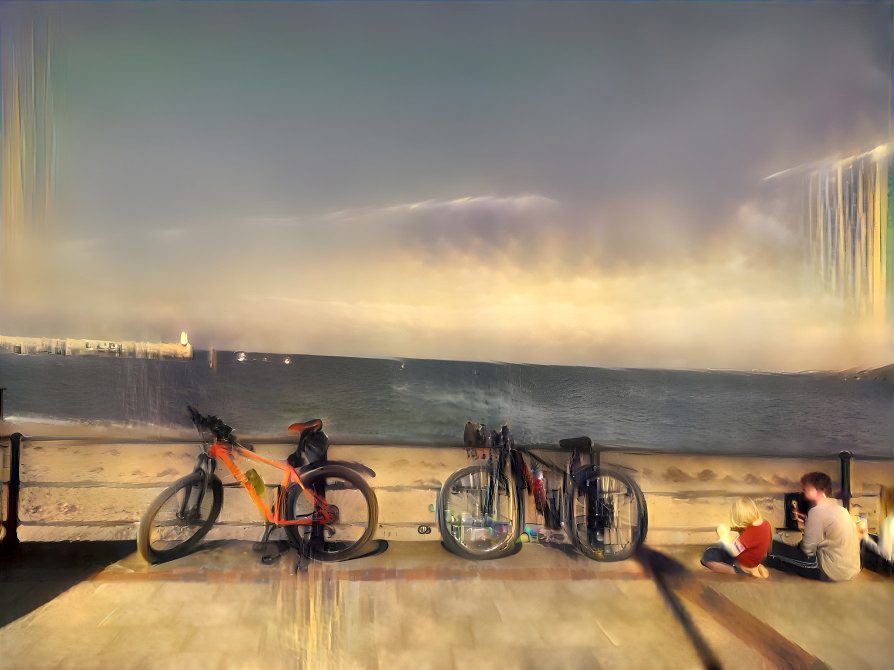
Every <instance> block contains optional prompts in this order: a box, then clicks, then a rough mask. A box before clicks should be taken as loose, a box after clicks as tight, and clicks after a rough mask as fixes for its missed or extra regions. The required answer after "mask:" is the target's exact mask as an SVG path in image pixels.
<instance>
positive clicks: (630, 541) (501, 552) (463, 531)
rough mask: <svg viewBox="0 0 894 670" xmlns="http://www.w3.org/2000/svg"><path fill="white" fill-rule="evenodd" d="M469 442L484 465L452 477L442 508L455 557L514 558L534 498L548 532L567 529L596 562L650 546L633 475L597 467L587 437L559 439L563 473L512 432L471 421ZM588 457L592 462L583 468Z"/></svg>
mask: <svg viewBox="0 0 894 670" xmlns="http://www.w3.org/2000/svg"><path fill="white" fill-rule="evenodd" d="M464 441H465V445H466V448H467V450H468V453H469V455H470V456H471V457H473V458H476V459H477V460H479V463H478V464H475V465H471V466H469V467H466V468H462V469H461V470H457V471H456V472H454V473H453V474H452V475H450V476H449V477H448V478H447V480H446V481H445V482H444V484H443V486H442V487H441V490H440V492H439V493H438V498H437V504H436V513H437V516H438V528H439V530H440V531H441V537H442V540H443V544H444V546H445V547H446V548H447V549H448V550H449V551H451V552H453V553H455V554H457V555H459V556H462V557H464V558H470V559H476V560H480V559H490V558H502V557H504V556H508V555H510V554H512V553H515V552H516V551H517V550H518V549H519V548H520V545H519V538H520V536H521V533H522V531H523V529H524V527H525V498H526V497H530V498H533V500H534V505H535V508H536V511H537V513H538V514H539V515H542V517H543V525H544V526H545V527H546V528H547V529H549V530H564V531H565V533H566V535H567V536H568V537H569V539H570V540H571V543H572V544H573V545H574V546H575V547H576V548H577V549H578V550H579V551H580V552H581V553H583V554H584V555H585V556H587V557H588V558H591V559H593V560H596V561H621V560H624V559H627V558H629V557H631V556H632V555H633V554H634V552H635V551H636V549H637V548H638V547H639V546H640V545H641V544H642V543H643V541H644V540H645V538H646V531H647V528H648V511H647V508H646V501H645V497H644V496H643V493H642V491H641V490H640V488H639V486H637V484H636V482H635V481H634V480H633V479H632V478H631V477H630V476H628V475H627V474H625V473H622V472H618V471H617V470H612V469H609V468H605V467H602V466H600V465H598V464H594V463H592V461H593V460H594V451H593V443H592V441H591V440H590V438H589V437H579V438H573V439H568V440H560V441H559V444H558V446H559V449H560V450H561V451H564V452H567V453H568V458H567V461H566V463H565V466H564V469H562V468H560V467H558V466H557V465H555V464H553V463H550V462H549V461H547V460H545V459H543V458H541V457H539V456H537V455H536V454H534V453H532V448H529V447H522V446H519V445H516V443H515V441H514V440H513V438H512V435H511V433H510V431H509V429H508V427H506V426H503V427H502V429H501V430H500V431H488V430H487V428H486V427H485V426H481V425H479V424H475V423H472V422H469V423H468V424H466V430H465V436H464ZM526 456H527V457H528V458H530V459H531V460H532V461H533V462H534V464H535V465H534V468H533V470H532V468H530V467H529V466H528V464H527V463H526V461H525V457H526ZM587 457H589V459H590V460H591V462H590V463H589V464H586V463H583V461H584V460H585V459H586V458H587ZM547 474H550V475H551V479H553V480H554V481H555V480H556V479H558V483H557V485H554V486H550V485H549V478H547V477H546V475H547ZM525 490H527V494H528V495H527V496H526V495H525V494H524V492H525Z"/></svg>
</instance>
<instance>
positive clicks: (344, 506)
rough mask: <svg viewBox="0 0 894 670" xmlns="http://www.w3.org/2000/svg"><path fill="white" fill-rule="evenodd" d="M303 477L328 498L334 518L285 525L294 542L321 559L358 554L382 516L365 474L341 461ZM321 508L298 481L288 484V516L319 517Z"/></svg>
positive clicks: (310, 486) (327, 503)
mask: <svg viewBox="0 0 894 670" xmlns="http://www.w3.org/2000/svg"><path fill="white" fill-rule="evenodd" d="M301 481H302V483H303V484H304V486H305V487H306V488H307V489H309V490H310V491H313V492H314V493H315V494H316V495H318V496H319V497H320V498H322V499H323V500H324V501H325V503H326V505H328V506H329V509H330V511H331V512H332V513H334V516H335V518H334V519H333V520H332V521H331V522H330V523H328V524H323V523H320V522H314V523H312V524H309V525H306V526H304V525H301V526H299V525H288V526H285V529H286V533H288V535H289V537H290V538H291V540H292V542H293V543H295V544H298V545H300V546H303V547H304V550H305V551H306V552H307V555H308V558H313V559H316V560H318V561H343V560H345V559H348V558H351V557H353V556H355V555H356V554H359V553H360V552H361V551H362V550H363V548H364V546H365V545H366V544H367V543H368V542H369V541H370V540H371V539H372V536H373V533H375V530H376V524H377V523H378V518H379V505H378V502H377V501H376V496H375V494H374V493H373V491H372V489H371V488H370V487H369V484H367V483H366V480H365V479H364V478H363V476H362V475H360V474H359V473H358V472H355V471H354V470H351V469H350V468H346V467H342V466H340V465H325V466H323V467H321V468H318V469H317V470H312V471H311V472H309V473H307V474H306V475H304V476H302V478H301ZM309 498H310V499H309ZM319 511H320V506H319V505H318V504H316V503H315V502H314V500H313V499H312V496H308V495H306V494H305V492H304V491H303V490H302V489H301V487H300V486H298V485H297V484H292V485H290V486H289V488H288V490H287V491H286V508H285V512H284V516H285V518H286V520H289V521H294V520H296V519H308V518H319Z"/></svg>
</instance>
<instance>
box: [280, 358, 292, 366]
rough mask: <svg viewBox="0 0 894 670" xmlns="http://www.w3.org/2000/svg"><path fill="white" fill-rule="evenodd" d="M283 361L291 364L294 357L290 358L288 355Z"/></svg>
mask: <svg viewBox="0 0 894 670" xmlns="http://www.w3.org/2000/svg"><path fill="white" fill-rule="evenodd" d="M282 362H283V363H285V364H286V365H291V364H292V359H291V358H289V357H288V356H286V357H285V358H284V359H283V360H282Z"/></svg>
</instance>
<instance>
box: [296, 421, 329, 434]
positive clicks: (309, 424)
mask: <svg viewBox="0 0 894 670" xmlns="http://www.w3.org/2000/svg"><path fill="white" fill-rule="evenodd" d="M322 427H323V420H322V419H312V420H310V421H305V422H304V423H293V424H292V425H291V426H289V432H290V433H299V434H302V433H304V431H306V430H308V429H310V430H320V429H321V428H322Z"/></svg>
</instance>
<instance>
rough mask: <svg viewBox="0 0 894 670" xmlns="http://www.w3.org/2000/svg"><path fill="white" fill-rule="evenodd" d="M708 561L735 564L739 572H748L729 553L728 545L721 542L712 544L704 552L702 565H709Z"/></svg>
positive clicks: (743, 573)
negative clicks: (725, 545)
mask: <svg viewBox="0 0 894 670" xmlns="http://www.w3.org/2000/svg"><path fill="white" fill-rule="evenodd" d="M708 563H726V564H727V565H731V566H733V567H734V568H735V569H736V572H737V573H738V574H740V575H745V574H748V573H747V572H745V571H744V570H743V569H742V568H740V567H739V562H738V561H737V560H736V557H735V556H733V555H732V554H731V553H729V551H727V549H726V547H724V546H723V545H722V544H721V543H719V542H718V543H717V544H712V545H711V546H710V547H708V548H707V549H705V550H704V551H703V552H702V565H704V566H706V567H707V564H708Z"/></svg>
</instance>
